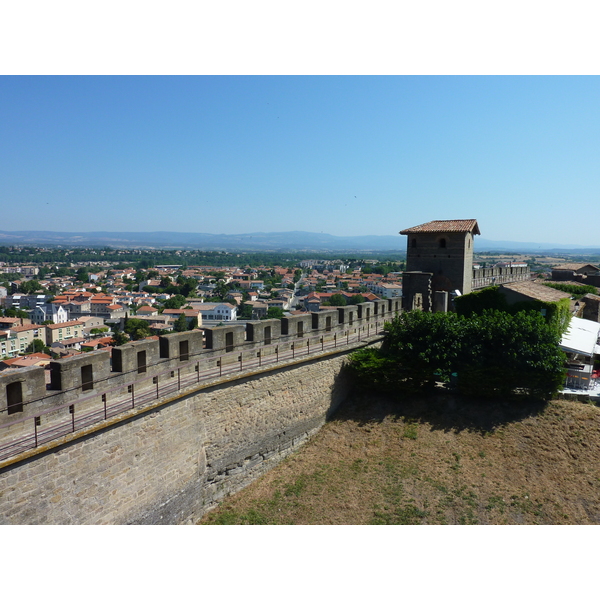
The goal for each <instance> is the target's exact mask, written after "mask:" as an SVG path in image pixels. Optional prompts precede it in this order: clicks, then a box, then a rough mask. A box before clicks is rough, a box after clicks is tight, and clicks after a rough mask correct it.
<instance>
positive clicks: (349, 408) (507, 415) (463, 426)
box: [329, 390, 548, 434]
mask: <svg viewBox="0 0 600 600" xmlns="http://www.w3.org/2000/svg"><path fill="white" fill-rule="evenodd" d="M547 406H548V403H547V402H544V401H536V400H530V399H525V398H511V399H508V400H490V399H487V398H481V399H477V398H466V397H461V396H459V395H457V394H451V393H449V392H447V391H435V392H432V393H430V394H427V395H422V396H421V395H412V396H410V395H407V396H400V395H398V396H394V395H393V394H383V393H378V392H371V393H369V392H365V391H362V390H361V391H359V390H355V391H353V392H352V393H351V394H349V396H348V398H347V400H346V401H345V402H344V403H343V404H342V405H341V406H340V408H339V409H338V410H337V411H336V412H335V414H334V415H332V417H331V418H330V419H329V420H330V421H348V420H351V421H355V422H358V424H359V427H362V426H365V425H367V424H369V423H371V424H372V423H381V422H382V421H383V420H384V419H385V418H389V417H392V418H396V419H400V418H402V419H404V420H409V422H418V423H422V424H427V425H429V426H430V427H431V429H432V430H433V431H436V430H437V431H446V432H451V431H454V432H459V431H474V432H479V433H481V434H485V433H490V432H493V431H494V430H495V429H497V428H498V427H501V426H502V425H505V424H507V423H514V422H518V421H522V420H524V419H526V418H528V417H532V416H536V415H539V414H541V413H543V412H544V410H545V409H546V407H547Z"/></svg>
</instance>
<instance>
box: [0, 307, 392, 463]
mask: <svg viewBox="0 0 600 600" xmlns="http://www.w3.org/2000/svg"><path fill="white" fill-rule="evenodd" d="M393 316H394V315H393V313H387V314H385V315H383V316H377V315H376V316H372V317H364V318H362V319H357V320H356V321H355V322H354V323H353V324H352V325H349V324H348V327H349V328H348V329H345V330H341V331H332V330H331V329H333V328H326V329H325V330H317V331H316V332H315V330H312V331H311V332H310V333H306V334H305V335H304V336H302V337H298V336H297V334H290V335H287V336H283V337H284V338H285V341H280V342H279V343H274V344H270V345H265V346H261V347H260V349H256V348H252V349H247V350H244V349H242V350H241V351H238V352H226V351H225V350H223V353H222V354H220V355H218V356H216V357H215V356H211V357H207V358H197V359H194V358H193V356H198V355H190V358H189V360H188V361H185V364H184V365H182V366H180V367H176V368H175V367H166V368H164V369H162V370H155V369H153V372H152V373H151V374H149V375H147V376H146V377H140V376H138V377H136V380H135V381H134V382H133V383H121V384H119V385H116V386H114V387H112V388H108V389H104V390H102V391H100V392H96V393H89V392H83V396H82V397H80V398H77V399H75V400H72V401H67V402H65V403H63V404H61V405H57V406H52V407H49V408H46V409H44V410H40V411H38V412H36V413H35V414H33V415H28V416H25V417H22V418H20V419H15V420H11V422H10V423H5V424H3V425H0V435H2V432H3V430H6V429H8V428H10V427H15V426H17V425H20V424H22V423H28V422H30V423H31V430H30V432H29V433H25V434H24V435H21V436H20V437H17V438H16V439H12V440H11V441H9V442H6V443H4V444H0V461H3V460H6V459H8V458H11V457H13V456H16V455H18V454H20V453H22V452H25V451H27V450H31V449H34V448H37V447H38V446H40V445H42V444H46V443H48V442H51V441H53V440H57V439H60V438H62V437H64V436H65V435H68V434H70V433H73V432H75V431H78V430H81V429H84V428H86V427H89V426H91V425H94V424H96V423H99V422H101V421H106V420H107V419H110V418H111V417H114V416H116V415H118V414H120V413H125V412H127V411H129V410H131V409H133V408H136V407H140V406H144V405H146V404H149V403H151V402H154V401H156V400H158V399H160V398H161V397H165V396H168V395H169V394H173V393H175V392H178V391H181V390H186V389H190V391H191V390H192V389H193V387H194V386H197V385H198V384H200V383H205V382H209V381H211V380H215V381H216V380H218V379H220V378H222V377H224V376H228V375H232V374H234V373H244V372H250V371H252V370H255V369H256V368H261V367H264V366H268V365H273V364H277V363H280V362H284V361H286V360H290V359H291V360H295V359H297V358H301V357H306V356H310V355H311V353H312V354H317V353H319V352H325V351H328V350H331V349H336V348H342V347H344V346H347V345H349V344H353V343H356V342H361V341H366V340H368V339H369V338H372V337H374V336H377V335H379V334H381V333H382V332H383V330H384V328H383V325H384V323H386V322H388V321H390V320H391V319H392V318H393ZM283 337H282V338H280V340H283ZM267 350H272V351H271V352H266V351H267ZM235 357H237V358H235ZM163 362H164V361H163ZM209 362H216V364H215V365H214V366H210V365H209V364H208V363H209ZM190 363H191V364H194V363H195V364H194V370H193V371H192V372H188V373H182V370H188V369H189V368H190ZM160 365H161V363H154V364H150V365H146V368H147V369H148V368H151V367H160ZM202 366H204V367H205V368H201V367H202ZM130 373H138V370H137V369H134V370H133V371H129V372H126V373H119V374H118V375H117V377H118V376H119V375H120V376H123V375H127V374H130ZM113 377H115V375H113V376H112V377H110V378H108V379H107V380H108V381H110V379H112V378H113ZM107 380H104V381H107ZM150 380H151V381H150ZM98 383H100V382H99V381H94V385H96V384H98ZM144 383H146V385H145V386H144ZM76 390H81V386H79V387H77V388H72V389H70V390H63V391H61V392H58V393H57V394H56V395H60V394H64V393H65V392H73V391H76ZM49 397H52V396H45V397H44V398H41V399H39V400H37V401H34V402H41V401H43V400H47V399H48V398H49ZM84 403H85V407H83V404H84ZM29 404H32V403H29ZM94 404H97V405H96V406H93V405H94ZM78 405H79V408H81V410H77V408H78ZM90 405H92V407H91V408H90ZM67 410H68V412H67ZM61 411H62V412H65V413H66V414H65V415H60V414H59V413H60V412H61ZM51 416H54V417H55V419H54V421H53V422H49V423H48V424H47V425H46V426H45V427H44V426H42V417H43V418H44V420H47V419H48V418H49V417H51ZM56 421H57V422H56Z"/></svg>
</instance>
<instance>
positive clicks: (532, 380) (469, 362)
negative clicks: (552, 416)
mask: <svg viewBox="0 0 600 600" xmlns="http://www.w3.org/2000/svg"><path fill="white" fill-rule="evenodd" d="M559 341H560V338H559V336H558V334H557V332H556V331H555V327H554V326H553V325H551V324H548V323H547V322H546V320H545V319H544V317H543V316H542V315H541V314H540V313H538V312H535V311H528V312H524V311H522V312H518V313H516V314H514V315H513V314H510V313H507V312H503V311H500V310H483V312H482V314H480V315H479V314H473V315H472V316H471V317H464V316H460V315H457V314H454V313H428V312H421V311H411V312H406V313H402V314H400V315H398V316H397V317H396V318H395V319H394V320H393V321H392V322H391V323H388V324H386V337H385V339H384V341H383V344H382V346H381V348H380V349H376V348H366V349H363V350H359V351H357V352H355V353H353V354H352V355H351V357H350V368H351V370H352V372H353V373H354V375H355V377H356V381H357V383H358V385H359V386H362V387H363V388H365V389H370V390H378V391H382V392H387V393H390V392H397V393H402V394H414V393H419V392H421V393H428V392H430V391H431V390H433V389H434V388H435V387H436V386H437V385H438V384H439V383H443V384H446V385H448V386H450V387H452V388H454V389H456V391H458V392H459V393H460V394H462V395H465V396H471V397H473V396H476V397H483V398H493V397H496V398H498V397H503V398H506V397H516V396H520V397H522V396H526V397H529V398H543V399H550V398H551V397H552V394H554V393H555V392H556V391H558V390H559V389H561V386H562V384H563V382H564V377H565V370H564V363H565V355H564V353H563V352H562V351H561V350H560V349H559V347H558V344H559Z"/></svg>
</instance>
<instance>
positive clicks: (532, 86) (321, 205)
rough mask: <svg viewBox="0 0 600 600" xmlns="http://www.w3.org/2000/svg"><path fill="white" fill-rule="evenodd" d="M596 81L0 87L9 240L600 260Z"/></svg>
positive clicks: (5, 79)
mask: <svg viewBox="0 0 600 600" xmlns="http://www.w3.org/2000/svg"><path fill="white" fill-rule="evenodd" d="M599 106H600V78H598V77H597V76H584V77H577V76H565V77H559V76H549V77H545V76H518V77H512V76H381V77H379V76H185V77H177V76H150V77H143V76H133V77H131V76H121V77H112V76H84V77H79V76H2V77H0V131H1V132H2V134H1V140H2V141H1V143H0V181H2V185H1V186H0V202H1V205H2V207H3V208H2V213H1V214H2V215H3V217H2V219H1V220H2V224H1V225H0V229H4V230H8V231H17V230H52V231H100V230H104V231H159V230H165V231H189V232H194V231H195V232H207V233H250V232H255V231H291V230H304V231H315V232H321V231H323V232H325V233H331V234H334V235H366V234H375V235H396V234H397V233H398V231H400V230H401V229H403V228H405V227H410V226H413V225H418V224H420V223H424V222H426V221H430V220H433V219H465V218H476V219H478V221H479V226H480V229H481V232H482V237H483V238H486V239H491V240H508V241H531V242H540V243H557V244H580V245H596V246H597V245H599V244H600V239H599V236H598V235H597V231H598V222H599V217H600V202H599V200H600V198H599V192H600V169H599V168H598V166H599V165H600V111H599V110H598V107H599Z"/></svg>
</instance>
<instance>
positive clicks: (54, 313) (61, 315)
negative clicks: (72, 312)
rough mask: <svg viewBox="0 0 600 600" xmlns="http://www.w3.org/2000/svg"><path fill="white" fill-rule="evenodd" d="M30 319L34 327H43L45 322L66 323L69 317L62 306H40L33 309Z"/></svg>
mask: <svg viewBox="0 0 600 600" xmlns="http://www.w3.org/2000/svg"><path fill="white" fill-rule="evenodd" d="M30 318H31V322H32V323H33V324H34V325H41V324H42V323H43V322H44V321H52V322H53V323H66V322H67V320H68V315H67V311H66V310H65V308H64V307H63V306H61V305H60V304H38V305H37V306H36V307H35V308H34V309H33V312H32V313H31V317H30Z"/></svg>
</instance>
